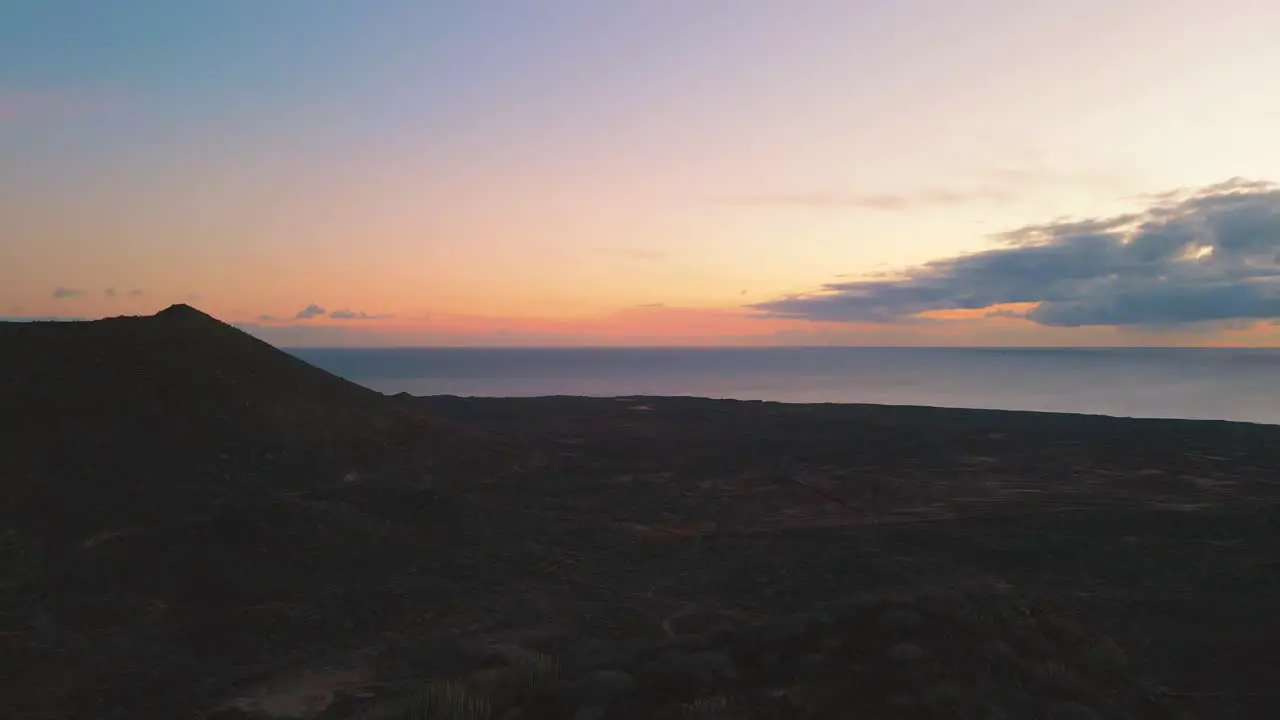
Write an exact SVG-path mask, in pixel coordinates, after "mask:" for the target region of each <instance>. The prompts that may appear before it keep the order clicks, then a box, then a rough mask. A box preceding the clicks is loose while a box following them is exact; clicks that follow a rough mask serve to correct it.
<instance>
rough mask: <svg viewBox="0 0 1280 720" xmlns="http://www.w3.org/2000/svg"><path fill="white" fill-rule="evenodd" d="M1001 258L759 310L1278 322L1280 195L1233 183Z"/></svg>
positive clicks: (793, 314) (1050, 231)
mask: <svg viewBox="0 0 1280 720" xmlns="http://www.w3.org/2000/svg"><path fill="white" fill-rule="evenodd" d="M996 239H997V240H998V241H999V242H1000V243H1001V245H1002V247H999V248H997V249H993V250H988V251H986V252H980V253H976V254H972V255H963V256H960V257H954V258H948V259H945V260H938V261H936V262H931V263H928V264H925V265H922V266H920V267H916V268H912V269H909V270H907V271H905V272H903V273H900V274H897V275H894V276H888V277H880V278H876V279H866V280H857V281H850V282H839V283H831V284H828V285H825V286H823V287H822V288H820V289H819V290H817V291H816V292H813V293H808V294H801V295H794V296H790V297H784V298H780V299H776V300H771V301H768V302H763V303H758V304H755V305H751V306H750V307H751V308H753V309H755V310H758V311H760V312H761V313H762V314H763V315H764V316H767V317H774V318H796V319H804V320H812V321H826V322H880V323H887V322H901V321H904V320H909V319H912V318H916V317H917V316H919V315H920V314H921V313H926V312H929V311H936V310H946V309H981V308H988V307H991V306H994V305H1004V304H1011V303H1033V304H1034V307H1033V308H1032V309H1030V310H1029V311H1028V312H1027V313H1026V314H1025V317H1026V319H1027V320H1030V321H1032V322H1035V323H1038V324H1040V325H1048V326H1062V327H1079V326H1086V325H1114V326H1147V327H1160V326H1165V327H1169V326H1174V327H1176V326H1182V325H1187V324H1191V323H1203V322H1221V321H1231V320H1244V319H1267V318H1277V317H1280V189H1277V187H1276V186H1274V185H1272V184H1269V183H1265V182H1260V181H1254V180H1246V179H1242V178H1235V179H1232V180H1229V181H1227V182H1223V183H1219V184H1216V185H1212V186H1208V187H1205V188H1201V189H1199V190H1193V191H1175V192H1173V193H1164V194H1161V195H1159V196H1155V197H1154V198H1153V202H1152V204H1150V205H1149V206H1148V207H1147V208H1146V209H1144V210H1142V211H1141V212H1137V213H1132V214H1126V215H1118V216H1115V217H1109V218H1093V219H1087V220H1073V221H1061V222H1053V223H1047V224H1043V225H1035V226H1028V227H1023V228H1019V229H1016V230H1012V231H1010V232H1006V233H1002V234H1000V235H998V236H996Z"/></svg>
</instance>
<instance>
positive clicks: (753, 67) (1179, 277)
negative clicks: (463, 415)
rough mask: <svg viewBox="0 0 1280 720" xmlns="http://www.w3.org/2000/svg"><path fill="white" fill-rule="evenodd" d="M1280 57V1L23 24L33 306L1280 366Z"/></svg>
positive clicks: (9, 241)
mask: <svg viewBox="0 0 1280 720" xmlns="http://www.w3.org/2000/svg"><path fill="white" fill-rule="evenodd" d="M1277 37H1280V5H1277V4H1275V3H1273V2H1270V1H1269V0H1257V1H1255V2H1249V1H1245V0H1219V1H1217V2H1205V1H1199V0H1197V1H1190V0H1188V1H1186V2H1176V1H1172V0H1107V1H1106V2H1103V1H1102V0H1075V2H1070V3H1030V2H1020V1H1015V0H867V1H863V0H794V1H788V2H783V1H781V0H700V1H698V2H690V1H689V0H574V1H570V0H538V1H531V0H506V1H500V0H474V1H471V0H469V1H468V2H461V1H459V2H422V1H421V0H379V1H377V2H372V1H371V2H349V1H343V2H338V1H336V0H273V1H272V2H258V1H257V0H184V1H183V2H165V1H163V0H116V1H115V2H111V3H105V2H100V1H98V0H81V1H79V2H70V1H66V0H6V1H5V2H3V3H0V315H5V316H10V317H36V316H58V317H101V316H104V315H118V314H138V313H150V312H154V311H156V310H158V309H161V308H163V307H165V306H167V305H169V304H171V303H173V302H190V303H192V304H193V305H195V306H196V307H199V308H200V309H203V310H205V311H206V312H209V313H210V314H212V315H215V316H216V317H219V318H221V319H224V320H227V321H231V322H236V323H239V324H240V325H241V326H242V327H246V328H247V329H250V331H251V332H254V333H255V334H258V335H259V336H261V337H264V338H266V339H268V340H270V341H272V342H277V343H280V344H289V345H413V344H451V345H510V344H517V345H563V344H589V345H594V344H668V345H670V344H677V345H685V344H733V345H741V344H870V345H885V344H909V345H914V344H941V345H990V344H1012V345H1128V344H1140V345H1170V344H1175V345H1181V344H1242V345H1280V325H1278V324H1277V318H1280V285H1278V284H1277V283H1278V282H1280V191H1277V190H1276V189H1275V188H1273V187H1272V186H1270V185H1269V184H1267V182H1268V181H1271V180H1280V142H1277V141H1276V132H1277V129H1280V93H1276V92H1275V91H1274V86H1275V73H1276V69H1277V68H1280V43H1277V42H1276V41H1275V38H1277ZM1177 193H1180V194H1177ZM1085 221H1088V222H1085Z"/></svg>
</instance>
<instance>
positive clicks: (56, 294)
mask: <svg viewBox="0 0 1280 720" xmlns="http://www.w3.org/2000/svg"><path fill="white" fill-rule="evenodd" d="M79 297H84V291H83V290H77V289H75V288H69V287H56V288H54V289H53V299H54V300H69V299H71V298H79Z"/></svg>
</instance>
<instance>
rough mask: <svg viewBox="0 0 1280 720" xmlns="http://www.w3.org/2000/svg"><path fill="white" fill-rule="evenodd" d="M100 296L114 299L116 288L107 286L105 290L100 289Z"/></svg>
mask: <svg viewBox="0 0 1280 720" xmlns="http://www.w3.org/2000/svg"><path fill="white" fill-rule="evenodd" d="M102 297H104V298H106V299H108V300H115V299H116V289H115V288H107V289H106V290H103V291H102Z"/></svg>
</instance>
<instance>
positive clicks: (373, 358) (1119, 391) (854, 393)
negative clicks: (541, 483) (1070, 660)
mask: <svg viewBox="0 0 1280 720" xmlns="http://www.w3.org/2000/svg"><path fill="white" fill-rule="evenodd" d="M289 352H291V353H293V354H294V355H296V356H298V357H301V358H302V359H304V360H306V361H307V362H310V363H312V364H314V365H317V366H319V367H321V368H324V369H326V370H328V371H330V372H332V373H334V374H337V375H340V376H342V377H345V378H347V379H349V380H352V381H355V382H357V383H360V384H363V385H365V386H367V387H370V388H373V389H375V390H378V391H381V392H385V393H388V394H394V393H399V392H407V393H410V394H413V395H463V396H489V397H516V396H524V397H529V396H544V395H587V396H599V397H609V396H629V395H666V396H695V397H708V398H732V399H740V400H773V401H779V402H795V403H826V402H834V403H877V404H888V405H934V406H942V407H957V408H990V409H1003V410H1037V411H1048V412H1070V413H1088V414H1101V415H1115V416H1122V417H1149V418H1156V417H1162V418H1195V419H1218V420H1242V421H1248V422H1257V423H1268V424H1280V349H1217V348H1214V349H1200V348H1194V349H1192V348H1071V349H1065V348H1051V349H1043V348H1019V349H1009V348H829V347H828V348H555V349H551V348H547V349H523V348H521V349H507V348H503V349H496V348H495V349H488V348H485V349H475V348H396V349H291V350H290V351H289Z"/></svg>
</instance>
